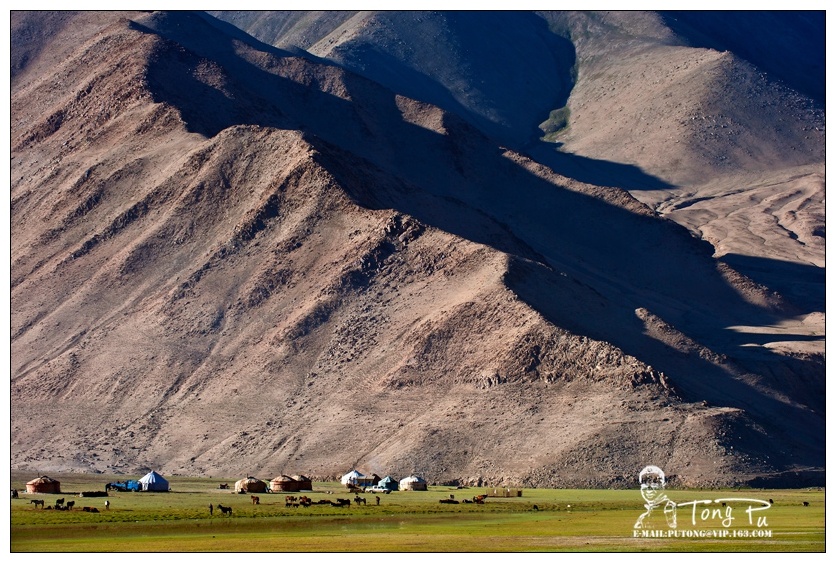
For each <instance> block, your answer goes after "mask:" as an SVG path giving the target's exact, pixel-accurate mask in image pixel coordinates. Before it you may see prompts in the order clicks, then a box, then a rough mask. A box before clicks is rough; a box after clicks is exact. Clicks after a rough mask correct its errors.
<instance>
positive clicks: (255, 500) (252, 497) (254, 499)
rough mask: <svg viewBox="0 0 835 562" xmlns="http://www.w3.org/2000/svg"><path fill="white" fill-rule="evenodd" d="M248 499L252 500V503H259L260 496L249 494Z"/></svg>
mask: <svg viewBox="0 0 835 562" xmlns="http://www.w3.org/2000/svg"><path fill="white" fill-rule="evenodd" d="M249 499H251V500H252V505H261V498H259V497H258V496H249Z"/></svg>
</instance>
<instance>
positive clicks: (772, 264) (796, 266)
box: [719, 254, 826, 314]
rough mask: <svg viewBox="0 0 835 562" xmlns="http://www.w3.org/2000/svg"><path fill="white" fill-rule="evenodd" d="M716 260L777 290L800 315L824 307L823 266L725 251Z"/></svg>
mask: <svg viewBox="0 0 835 562" xmlns="http://www.w3.org/2000/svg"><path fill="white" fill-rule="evenodd" d="M719 259H720V261H723V262H725V263H726V264H728V265H729V266H731V267H732V268H734V269H735V270H737V271H739V272H740V273H742V274H743V275H745V276H747V277H749V278H751V279H752V280H754V281H756V282H757V283H760V284H762V285H765V286H766V287H769V288H771V289H774V290H775V291H777V292H779V293H780V294H781V295H783V296H784V297H786V298H787V299H788V300H789V301H790V302H791V304H793V305H795V306H797V307H798V308H799V309H800V310H799V313H801V314H808V313H810V312H825V310H826V268H825V267H817V266H814V265H807V264H802V263H794V262H788V261H779V260H770V259H765V258H758V257H754V256H743V255H739V254H725V255H724V256H722V257H721V258H719Z"/></svg>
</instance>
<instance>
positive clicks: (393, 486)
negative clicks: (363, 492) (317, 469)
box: [340, 470, 426, 492]
mask: <svg viewBox="0 0 835 562" xmlns="http://www.w3.org/2000/svg"><path fill="white" fill-rule="evenodd" d="M340 482H342V485H343V486H346V487H349V488H350V487H354V486H356V487H359V488H371V489H372V490H379V491H391V492H396V491H398V490H422V491H425V490H426V480H424V479H423V478H421V477H420V476H414V475H412V476H408V477H406V478H404V479H403V480H400V481H399V482H398V481H397V480H395V479H394V478H392V477H391V476H386V477H385V478H380V477H379V476H377V475H376V474H372V475H371V476H364V475H363V474H362V473H360V472H358V471H357V470H352V471H351V472H349V473H347V474H345V475H344V476H343V477H342V479H341V480H340Z"/></svg>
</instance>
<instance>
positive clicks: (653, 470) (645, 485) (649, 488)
mask: <svg viewBox="0 0 835 562" xmlns="http://www.w3.org/2000/svg"><path fill="white" fill-rule="evenodd" d="M638 482H640V483H641V496H642V497H643V498H644V500H645V501H646V502H647V503H650V504H652V503H655V502H656V501H657V500H658V498H659V496H660V495H661V494H663V492H664V486H665V484H666V480H665V478H664V471H663V470H661V469H660V468H658V467H657V466H653V465H650V466H647V467H645V468H644V469H643V470H642V471H641V473H640V474H639V475H638Z"/></svg>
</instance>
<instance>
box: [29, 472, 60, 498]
mask: <svg viewBox="0 0 835 562" xmlns="http://www.w3.org/2000/svg"><path fill="white" fill-rule="evenodd" d="M26 493H27V494H60V493H61V483H60V482H58V481H57V480H55V479H54V478H50V477H49V476H39V477H37V478H35V479H34V480H32V481H30V482H27V483H26Z"/></svg>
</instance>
